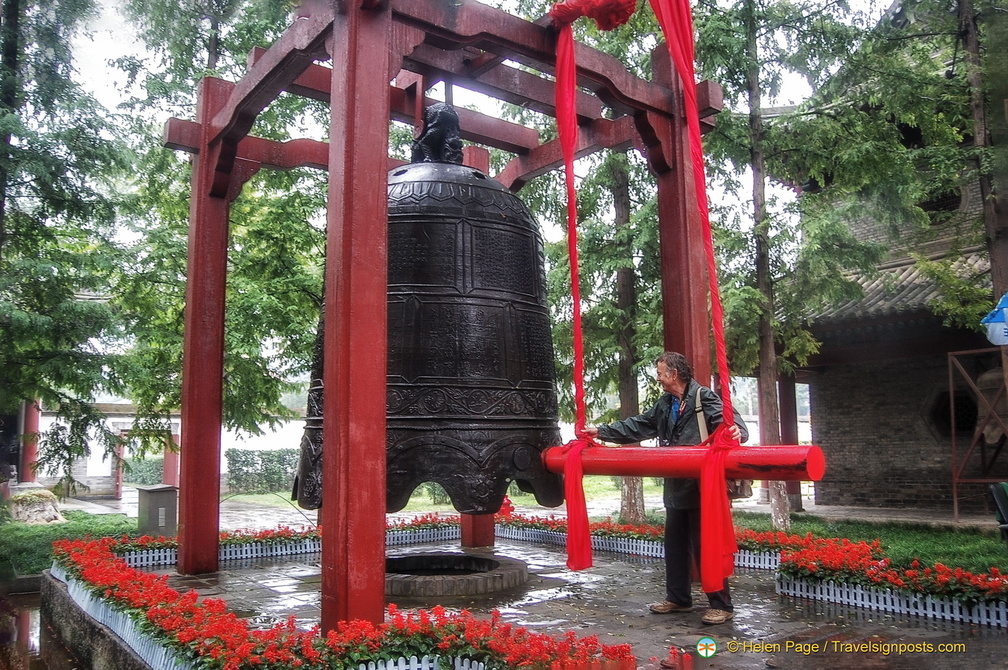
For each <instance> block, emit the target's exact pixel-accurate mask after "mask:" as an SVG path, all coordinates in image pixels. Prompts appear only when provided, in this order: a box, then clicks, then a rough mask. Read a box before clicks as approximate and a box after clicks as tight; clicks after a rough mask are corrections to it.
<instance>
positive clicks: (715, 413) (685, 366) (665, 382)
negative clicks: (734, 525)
mask: <svg viewBox="0 0 1008 670" xmlns="http://www.w3.org/2000/svg"><path fill="white" fill-rule="evenodd" d="M655 365H656V366H657V368H658V383H659V384H661V387H662V388H663V389H664V390H665V393H664V394H662V397H661V398H659V399H658V402H657V403H656V404H655V406H654V407H652V408H651V409H649V410H648V411H647V412H645V413H644V414H639V415H637V416H632V417H630V418H628V419H623V420H622V421H617V422H616V423H612V424H608V425H604V426H599V427H597V428H588V429H587V430H586V431H585V432H586V433H587V434H588V436H589V437H594V438H598V439H600V440H604V441H606V442H615V443H617V444H629V443H634V442H640V441H641V440H648V439H651V438H654V437H657V438H658V444H659V445H660V446H663V447H664V446H683V445H697V444H700V442H701V439H700V426H699V424H698V419H697V412H696V407H697V392H698V391H699V397H700V404H701V406H702V408H703V415H704V418H705V423H706V425H707V431H708V434H709V433H712V432H713V431H714V430H715V429H716V428H717V427H718V426H719V425H721V422H722V415H721V411H722V405H721V398H719V397H718V395H717V394H716V393H714V391H712V390H711V389H709V388H707V387H706V386H701V385H700V384H698V383H697V382H696V380H694V379H693V371H692V369H691V368H690V364H689V362H688V361H687V360H686V357H685V356H683V355H682V354H680V353H676V352H670V351H666V352H665V353H663V354H662V355H661V356H659V357H658V358H657V359H655ZM728 435H729V436H730V437H732V438H733V439H736V440H739V441H740V442H744V441H745V440H747V439H748V437H749V431H748V430H747V429H746V427H745V423H743V422H742V420H741V419H740V418H739V417H738V415H736V418H735V425H734V426H731V427H730V428H729V429H728ZM664 500H665V600H663V601H662V602H657V603H652V604H651V605H649V606H648V607H649V609H650V610H651V611H652V612H655V613H658V614H667V613H673V612H692V611H693V595H692V591H691V588H690V581H691V580H690V578H691V573H692V566H693V565H694V564H696V565H699V564H700V481H699V480H698V479H666V480H665V489H664ZM707 599H708V601H709V602H710V609H709V610H707V612H706V613H705V614H704V616H703V619H702V621H703V622H704V623H706V624H720V623H725V622H726V621H730V620H731V619H732V617H733V616H734V615H733V610H734V608H733V606H732V602H731V594H730V592H729V590H728V580H727V579H725V581H724V588H723V589H722V590H720V591H716V592H714V593H708V594H707Z"/></svg>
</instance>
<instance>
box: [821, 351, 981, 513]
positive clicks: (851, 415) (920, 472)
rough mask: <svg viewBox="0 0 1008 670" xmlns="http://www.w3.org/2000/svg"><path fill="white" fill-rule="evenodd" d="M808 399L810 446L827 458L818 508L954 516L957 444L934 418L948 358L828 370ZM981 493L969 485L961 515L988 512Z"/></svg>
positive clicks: (943, 399) (944, 388)
mask: <svg viewBox="0 0 1008 670" xmlns="http://www.w3.org/2000/svg"><path fill="white" fill-rule="evenodd" d="M942 394H944V396H942ZM809 400H810V405H811V415H812V440H813V442H814V443H815V444H818V445H819V446H820V447H821V448H822V450H823V453H824V455H825V457H826V474H825V476H824V477H823V480H822V481H821V482H818V483H816V487H815V499H816V503H817V504H823V505H858V506H869V507H924V508H929V509H943V510H951V509H952V458H951V439H950V438H949V437H948V436H947V435H939V431H937V430H936V429H935V428H934V426H933V425H932V423H931V422H930V421H929V419H928V416H929V412H930V411H931V410H932V408H934V407H935V406H936V405H937V406H939V407H940V406H942V405H944V406H946V407H947V400H948V360H947V358H946V357H945V356H936V357H933V358H921V359H904V360H895V361H887V362H883V363H863V364H855V365H842V366H833V367H828V368H822V369H820V370H819V371H817V372H816V374H815V375H814V376H813V377H811V378H810V379H809ZM938 411H940V410H938ZM946 411H947V410H946ZM960 435H961V434H960ZM965 439H966V441H965V443H963V438H962V437H960V438H959V439H958V440H957V445H958V448H959V449H964V448H965V447H966V446H968V443H969V442H968V440H969V437H968V436H967V437H966V438H965ZM983 490H984V488H983V487H982V486H980V485H972V486H964V487H963V490H961V491H960V501H959V504H960V509H961V510H966V509H983V504H984V501H983V497H982V492H983Z"/></svg>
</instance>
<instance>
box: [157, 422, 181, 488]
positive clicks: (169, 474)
mask: <svg viewBox="0 0 1008 670" xmlns="http://www.w3.org/2000/svg"><path fill="white" fill-rule="evenodd" d="M178 443H179V436H178V435H176V434H174V433H172V436H171V444H170V445H165V452H164V471H163V472H162V473H161V483H162V484H168V485H169V486H174V487H176V488H177V487H178V485H179V452H178ZM173 447H174V448H173Z"/></svg>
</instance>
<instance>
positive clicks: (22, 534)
mask: <svg viewBox="0 0 1008 670" xmlns="http://www.w3.org/2000/svg"><path fill="white" fill-rule="evenodd" d="M63 516H64V517H66V520H67V522H66V523H50V524H44V525H42V524H27V523H20V522H17V521H11V522H8V523H5V524H3V525H0V580H3V579H10V578H12V577H15V576H18V575H35V574H38V573H40V572H42V571H43V570H46V569H48V568H49V567H51V566H52V543H53V542H55V541H56V540H59V539H62V538H83V537H88V536H89V537H119V536H120V535H123V534H126V535H136V534H137V522H136V519H130V518H128V517H127V516H126V515H124V514H89V513H87V512H81V511H79V510H67V511H65V512H63Z"/></svg>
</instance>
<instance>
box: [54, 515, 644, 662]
mask: <svg viewBox="0 0 1008 670" xmlns="http://www.w3.org/2000/svg"><path fill="white" fill-rule="evenodd" d="M281 532H282V533H283V532H284V531H281ZM119 542H120V541H119V540H115V539H112V538H103V539H99V540H60V541H58V542H56V543H54V545H53V546H54V550H55V557H56V561H57V562H58V563H59V564H61V565H62V566H63V567H64V568H65V569H66V570H67V572H68V573H69V574H70V575H72V576H74V577H76V578H77V579H80V580H81V581H82V582H83V583H84V584H86V585H87V587H88V588H89V590H90V591H91V592H92V593H94V594H95V595H96V596H98V597H99V598H102V599H104V600H105V601H106V602H107V603H108V604H109V605H110V606H112V607H114V608H116V609H119V610H124V611H127V612H128V613H130V615H131V616H133V617H134V618H135V619H136V620H138V623H139V625H140V627H141V628H142V629H144V630H146V631H147V632H148V633H149V634H152V635H154V636H155V637H156V638H158V639H160V640H162V641H163V642H164V643H166V644H167V645H168V646H170V647H173V648H175V649H177V650H179V651H181V652H182V653H183V655H185V656H186V657H188V658H190V659H192V660H197V661H198V663H199V664H200V667H207V668H220V669H222V670H237V669H238V668H264V669H270V668H272V669H276V670H279V669H280V668H283V669H285V670H286V669H287V668H327V669H335V670H340V669H343V668H356V667H357V666H358V665H360V664H361V663H367V662H371V661H374V662H379V661H383V660H390V659H397V658H401V657H406V658H409V657H410V656H417V657H422V656H424V655H439V656H441V657H442V659H447V658H451V657H465V658H470V659H472V660H476V661H481V662H483V663H485V664H486V665H487V667H488V668H530V669H539V668H542V669H550V670H552V669H553V668H557V669H562V668H570V669H574V668H589V667H592V668H599V669H600V670H623V669H629V668H635V667H636V661H635V660H634V657H633V655H632V653H631V650H630V646H629V645H614V646H607V645H602V644H600V643H599V642H598V639H597V638H596V637H595V636H589V637H584V638H578V637H576V636H575V634H574V633H573V632H568V633H566V634H564V635H563V636H560V637H552V636H549V635H543V634H539V633H531V632H529V631H527V630H526V629H524V628H521V627H516V626H513V625H511V624H508V623H504V622H502V621H501V620H500V615H499V614H497V613H494V615H493V616H492V617H491V618H490V619H489V620H484V619H478V618H476V617H474V616H473V615H472V614H470V613H469V612H467V611H465V610H462V611H460V612H452V613H449V612H447V611H445V610H444V609H443V608H440V607H435V608H433V609H431V610H430V611H429V612H428V611H426V610H417V611H407V612H403V611H400V610H399V609H398V608H396V607H395V606H394V605H390V606H389V610H388V617H387V620H386V621H385V622H384V623H382V624H378V625H375V624H372V623H370V622H366V621H349V622H344V623H341V624H340V625H339V626H338V627H337V629H336V630H331V631H328V632H327V633H326V634H325V635H324V636H322V635H319V631H318V629H317V628H315V629H313V630H311V631H300V630H298V629H297V627H296V625H295V622H294V619H293V618H291V619H289V620H288V621H287V622H286V623H285V624H281V625H278V626H274V627H273V628H271V629H269V630H265V631H262V630H250V629H249V626H248V622H247V621H245V620H244V619H240V618H238V617H237V616H235V615H234V614H233V613H231V612H228V611H227V609H226V603H225V602H224V601H223V600H220V599H216V598H205V599H203V600H199V598H198V596H197V594H196V592H195V591H189V592H188V593H185V594H179V593H178V592H177V591H175V590H174V589H172V588H170V587H169V586H168V584H167V577H163V576H162V577H156V576H154V575H152V574H150V573H145V572H141V571H139V570H136V569H134V568H131V567H129V566H127V565H126V562H125V561H124V560H123V559H121V558H118V557H116V555H115V554H114V553H113V551H112V548H113V547H114V546H116V545H117V544H119ZM152 542H154V543H157V542H158V540H152ZM141 544H142V542H141Z"/></svg>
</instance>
